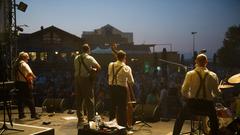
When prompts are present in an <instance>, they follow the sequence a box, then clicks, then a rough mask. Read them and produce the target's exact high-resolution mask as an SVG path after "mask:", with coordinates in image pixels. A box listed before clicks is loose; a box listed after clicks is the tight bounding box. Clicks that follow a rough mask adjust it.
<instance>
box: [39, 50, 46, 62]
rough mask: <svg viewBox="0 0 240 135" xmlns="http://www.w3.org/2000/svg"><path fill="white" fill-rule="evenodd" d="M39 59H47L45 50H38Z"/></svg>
mask: <svg viewBox="0 0 240 135" xmlns="http://www.w3.org/2000/svg"><path fill="white" fill-rule="evenodd" d="M40 60H41V61H46V60H47V52H40Z"/></svg>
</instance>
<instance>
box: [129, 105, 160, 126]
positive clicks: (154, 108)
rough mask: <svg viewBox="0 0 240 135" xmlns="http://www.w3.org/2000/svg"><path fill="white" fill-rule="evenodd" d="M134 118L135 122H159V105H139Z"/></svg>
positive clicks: (135, 109) (136, 107)
mask: <svg viewBox="0 0 240 135" xmlns="http://www.w3.org/2000/svg"><path fill="white" fill-rule="evenodd" d="M133 118H134V120H135V121H137V120H142V119H143V120H145V121H149V122H155V121H159V120H160V116H159V105H157V104H138V105H136V106H135V108H134V113H133Z"/></svg>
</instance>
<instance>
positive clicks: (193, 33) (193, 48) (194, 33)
mask: <svg viewBox="0 0 240 135" xmlns="http://www.w3.org/2000/svg"><path fill="white" fill-rule="evenodd" d="M191 34H192V36H193V47H192V53H193V61H194V52H195V35H196V34H197V32H191Z"/></svg>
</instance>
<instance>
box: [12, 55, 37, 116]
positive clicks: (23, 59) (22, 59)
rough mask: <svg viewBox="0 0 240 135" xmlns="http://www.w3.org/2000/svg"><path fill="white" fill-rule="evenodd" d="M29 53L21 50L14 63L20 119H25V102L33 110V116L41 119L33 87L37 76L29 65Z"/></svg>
mask: <svg viewBox="0 0 240 135" xmlns="http://www.w3.org/2000/svg"><path fill="white" fill-rule="evenodd" d="M28 60H29V55H28V53H26V52H20V53H19V57H18V59H17V60H16V62H15V64H14V71H15V85H16V89H18V91H17V105H18V113H19V119H23V118H25V117H26V116H25V115H24V104H26V105H27V106H28V107H29V109H30V112H31V118H33V119H39V115H38V114H37V113H36V110H35V103H34V99H33V94H32V89H33V80H34V79H36V76H35V75H34V73H33V72H32V70H31V68H30V66H29V65H28Z"/></svg>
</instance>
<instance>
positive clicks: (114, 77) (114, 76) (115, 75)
mask: <svg viewBox="0 0 240 135" xmlns="http://www.w3.org/2000/svg"><path fill="white" fill-rule="evenodd" d="M122 67H123V66H121V67H119V68H118V69H117V70H116V73H115V74H114V64H112V74H113V78H112V85H113V83H114V81H115V83H116V85H117V74H118V72H119V71H120V70H121V69H122Z"/></svg>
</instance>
